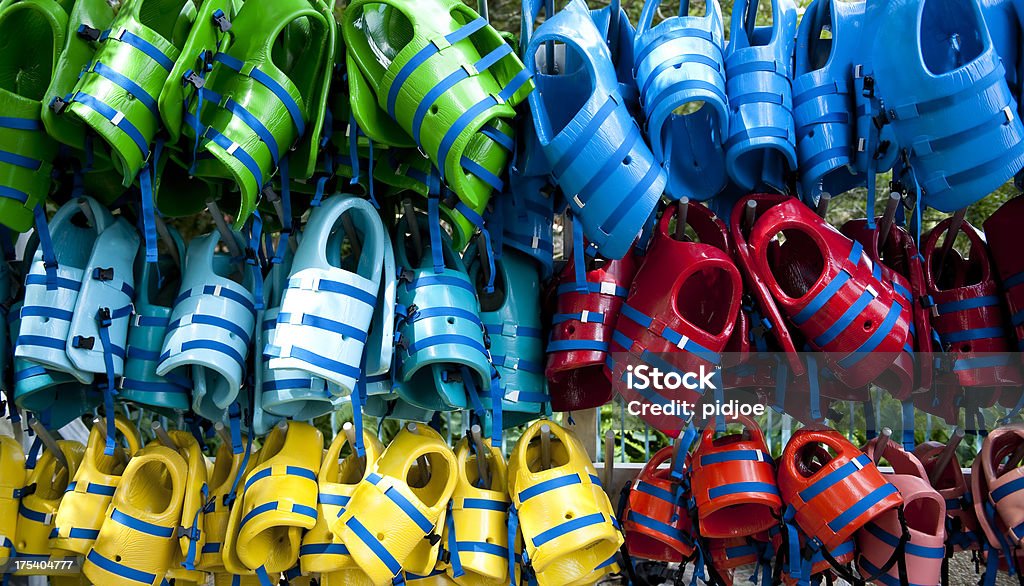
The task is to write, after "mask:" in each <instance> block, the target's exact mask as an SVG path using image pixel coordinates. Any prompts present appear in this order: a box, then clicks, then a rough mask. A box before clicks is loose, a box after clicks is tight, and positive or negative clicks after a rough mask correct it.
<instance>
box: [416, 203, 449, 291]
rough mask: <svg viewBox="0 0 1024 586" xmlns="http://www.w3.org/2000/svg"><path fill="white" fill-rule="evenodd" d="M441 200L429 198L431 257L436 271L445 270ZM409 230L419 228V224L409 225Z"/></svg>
mask: <svg viewBox="0 0 1024 586" xmlns="http://www.w3.org/2000/svg"><path fill="white" fill-rule="evenodd" d="M440 205H441V202H440V201H439V200H438V198H436V197H428V198H427V224H428V228H429V232H430V257H431V260H432V261H433V263H434V273H435V274H440V273H442V272H444V249H443V248H442V241H441V208H440ZM409 230H410V231H411V230H419V225H418V224H417V225H415V226H409Z"/></svg>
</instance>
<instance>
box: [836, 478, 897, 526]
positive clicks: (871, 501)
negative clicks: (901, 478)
mask: <svg viewBox="0 0 1024 586" xmlns="http://www.w3.org/2000/svg"><path fill="white" fill-rule="evenodd" d="M897 492H898V491H897V489H896V487H895V486H893V485H891V484H889V483H886V484H884V485H883V486H880V487H878V488H876V489H875V490H873V491H871V493H870V494H868V495H867V496H866V497H864V498H862V499H861V500H860V501H858V502H857V504H855V505H853V506H852V507H850V508H849V509H846V510H845V511H843V512H842V513H841V514H840V515H839V516H838V517H836V518H835V519H833V520H831V521H829V522H828V527H829V529H831V530H832V531H833V532H835V533H838V532H840V531H842V530H843V528H844V527H846V526H847V525H849V524H850V523H852V522H853V520H854V519H856V518H857V517H859V516H861V515H863V514H864V513H866V512H867V511H868V509H870V508H871V507H873V506H875V505H877V504H878V503H880V502H882V500H883V499H885V498H886V497H888V496H889V495H891V494H896V493H897Z"/></svg>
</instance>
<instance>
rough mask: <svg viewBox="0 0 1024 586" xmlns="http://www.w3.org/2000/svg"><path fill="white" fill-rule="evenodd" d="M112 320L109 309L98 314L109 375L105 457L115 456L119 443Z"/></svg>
mask: <svg viewBox="0 0 1024 586" xmlns="http://www.w3.org/2000/svg"><path fill="white" fill-rule="evenodd" d="M112 319H113V316H112V314H111V312H110V309H109V308H100V310H99V311H98V312H97V313H96V321H97V323H98V324H99V328H98V331H99V338H100V343H101V344H102V347H103V367H104V370H106V374H107V382H106V385H105V386H104V387H103V406H104V409H106V414H107V417H106V420H107V440H106V446H105V447H104V448H103V454H104V455H105V456H113V455H114V450H115V449H117V443H116V441H115V439H114V434H115V433H116V427H115V426H114V397H115V396H116V395H117V390H116V389H115V388H114V383H115V381H116V380H117V379H116V374H115V372H114V354H113V348H112V344H111V342H110V332H109V331H107V330H108V328H110V326H111V325H112V323H113V322H112Z"/></svg>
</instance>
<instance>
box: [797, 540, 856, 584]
mask: <svg viewBox="0 0 1024 586" xmlns="http://www.w3.org/2000/svg"><path fill="white" fill-rule="evenodd" d="M789 530H790V531H794V532H796V533H797V534H798V535H797V536H796V538H797V544H798V550H797V553H798V554H799V555H800V557H799V558H798V560H797V562H796V563H795V564H790V563H789V560H788V559H787V560H786V563H784V564H783V568H782V571H781V574H782V575H781V579H782V581H783V582H784V583H785V584H787V585H790V586H793V585H802V584H806V583H813V582H817V581H819V579H820V578H823V579H825V580H828V579H829V578H833V579H834V572H832V571H831V568H832V564H831V562H829V560H827V559H825V556H824V554H823V553H822V551H821V549H820V548H818V549H815V548H811V547H807V543H808V542H807V536H805V535H804V534H803V532H802V531H800V530H799V529H798V528H797V527H793V526H789ZM829 555H831V556H832V559H834V560H836V562H837V563H839V564H842V565H849V564H850V563H852V562H853V561H854V558H855V557H856V544H855V543H854V540H853V539H852V538H851V539H850V540H848V541H845V542H843V543H841V544H840V545H839V546H838V547H836V548H834V549H832V550H831V551H830V552H829ZM796 568H799V572H796V571H794V570H795V569H796Z"/></svg>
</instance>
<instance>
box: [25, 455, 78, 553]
mask: <svg viewBox="0 0 1024 586" xmlns="http://www.w3.org/2000/svg"><path fill="white" fill-rule="evenodd" d="M57 446H58V447H59V448H60V451H61V452H62V453H63V454H64V458H65V459H66V460H67V462H68V466H67V467H65V466H63V465H61V464H59V463H58V461H57V458H55V457H54V455H53V453H52V452H50V451H44V452H43V453H42V455H41V456H40V457H39V459H38V460H36V462H35V467H34V468H31V469H29V470H28V473H27V477H26V479H25V486H24V488H23V489H22V493H21V503H20V504H19V505H18V516H17V519H18V527H17V530H16V531H15V535H16V537H15V539H14V551H15V552H16V554H17V557H18V558H19V559H36V560H39V559H49V558H50V557H51V556H52V557H60V556H63V555H73V554H71V552H65V551H62V550H60V549H56V548H52V547H50V535H51V534H52V533H53V530H54V519H55V517H56V515H57V509H58V508H59V507H60V503H61V500H62V499H63V497H64V493H65V492H66V491H67V487H68V486H69V485H70V484H71V479H72V478H74V476H75V473H76V472H77V471H78V468H79V466H81V464H82V459H83V458H84V457H85V446H83V445H82V444H80V443H79V442H76V441H70V440H58V441H57Z"/></svg>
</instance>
